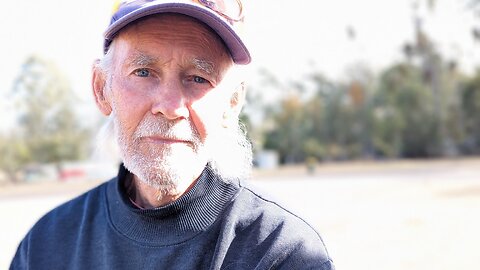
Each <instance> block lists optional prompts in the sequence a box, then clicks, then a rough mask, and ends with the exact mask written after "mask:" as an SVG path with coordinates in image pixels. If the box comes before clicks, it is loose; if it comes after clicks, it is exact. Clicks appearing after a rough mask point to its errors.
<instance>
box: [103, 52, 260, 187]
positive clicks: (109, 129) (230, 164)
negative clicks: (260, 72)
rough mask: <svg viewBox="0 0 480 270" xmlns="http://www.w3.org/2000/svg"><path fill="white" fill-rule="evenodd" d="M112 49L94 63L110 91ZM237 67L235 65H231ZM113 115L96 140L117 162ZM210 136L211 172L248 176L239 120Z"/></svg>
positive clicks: (248, 153) (247, 146) (248, 149)
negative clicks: (102, 74)
mask: <svg viewBox="0 0 480 270" xmlns="http://www.w3.org/2000/svg"><path fill="white" fill-rule="evenodd" d="M114 48H115V46H114V44H113V43H112V45H111V46H110V47H109V50H108V52H107V53H106V54H105V56H104V57H103V58H102V59H100V61H99V62H98V63H97V68H99V69H100V70H101V71H102V72H103V73H104V78H105V79H106V84H105V87H106V88H107V89H106V90H107V91H111V78H112V75H113V74H112V72H113V66H112V65H113V56H114ZM237 67H238V66H234V67H233V68H237ZM237 71H238V72H232V73H231V74H232V76H235V80H238V79H243V71H242V70H240V69H238V70H237ZM239 82H240V81H239ZM239 84H240V83H239ZM242 86H243V84H242ZM232 93H233V90H232ZM115 117H116V116H115V113H112V114H111V115H110V116H108V118H107V120H106V122H105V123H104V125H103V126H102V128H101V129H100V130H99V133H98V135H97V140H96V142H97V150H96V152H97V154H98V155H99V156H103V157H104V158H105V156H107V155H108V156H109V157H111V158H113V160H115V161H120V156H121V155H120V150H119V147H118V141H117V140H118V138H117V135H116V134H115ZM189 121H190V120H189ZM209 136H210V137H209V139H208V143H207V145H206V146H207V149H208V151H209V153H208V154H209V165H210V167H211V168H212V169H213V171H214V172H215V173H216V174H217V175H219V176H220V178H221V179H224V180H228V179H232V178H240V179H242V178H249V177H250V174H251V169H252V146H251V143H250V141H249V140H248V139H247V136H246V130H245V128H244V126H243V124H242V123H241V122H240V121H239V119H236V121H234V123H233V122H232V125H231V126H228V127H222V128H218V129H217V130H215V132H212V133H210V135H209Z"/></svg>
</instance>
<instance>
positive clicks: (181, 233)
mask: <svg viewBox="0 0 480 270" xmlns="http://www.w3.org/2000/svg"><path fill="white" fill-rule="evenodd" d="M127 173H128V172H127V171H126V169H125V168H124V167H123V166H121V168H120V171H119V174H118V176H117V177H115V178H114V179H112V180H110V181H108V182H106V183H104V184H102V185H100V186H98V187H97V188H94V189H92V190H90V191H88V192H87V193H85V194H83V195H81V196H79V197H78V198H75V199H73V200H72V201H69V202H67V203H65V204H63V205H61V206H59V207H57V208H56V209H54V210H52V211H51V212H49V213H48V214H46V215H45V216H44V217H43V218H41V219H40V220H39V221H38V222H37V224H35V226H34V227H33V228H32V229H31V230H30V232H29V233H28V234H27V235H26V237H25V238H24V239H23V241H22V242H21V243H20V246H19V248H18V250H17V253H16V255H15V257H14V259H13V261H12V264H11V266H10V269H333V268H334V267H333V264H332V262H331V259H330V258H329V256H328V254H327V251H326V249H325V246H324V244H323V241H322V239H321V238H320V236H319V234H318V233H317V232H316V231H315V230H314V229H313V228H312V227H311V226H310V225H309V224H307V223H306V222H305V221H304V220H302V219H301V218H299V217H298V216H296V215H294V214H292V213H291V212H289V211H287V210H285V209H284V208H283V207H281V206H279V205H278V204H277V203H275V202H273V201H271V200H268V199H266V198H265V197H264V196H261V195H259V194H258V193H257V192H255V191H253V190H252V189H251V188H249V187H247V186H245V185H244V184H243V183H242V182H241V181H238V180H228V181H224V180H222V179H220V178H219V177H218V176H217V175H215V174H214V173H213V172H212V171H211V169H209V167H208V166H207V168H206V169H205V170H204V171H203V173H202V175H201V176H200V177H199V179H198V181H197V182H196V183H195V185H194V186H193V188H192V189H191V190H190V191H188V192H187V193H185V194H184V195H183V196H181V197H180V198H179V199H178V200H176V201H174V202H173V203H170V204H168V205H166V206H163V207H159V208H155V209H145V210H142V209H138V208H136V207H135V206H134V205H133V204H132V203H131V202H130V200H129V199H128V197H127V195H126V191H125V187H124V181H125V178H126V175H127Z"/></svg>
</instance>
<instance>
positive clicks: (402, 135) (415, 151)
mask: <svg viewBox="0 0 480 270" xmlns="http://www.w3.org/2000/svg"><path fill="white" fill-rule="evenodd" d="M432 100H433V94H432V92H431V91H429V89H428V88H427V87H426V85H425V84H424V83H423V79H422V71H421V70H420V69H419V68H417V67H415V66H412V65H409V64H397V65H395V66H393V67H391V68H390V69H388V70H386V71H385V72H384V73H383V74H382V76H381V78H380V83H379V89H378V91H377V94H376V96H375V101H374V103H375V105H374V117H375V119H374V121H375V124H374V132H373V136H374V137H373V141H374V146H375V149H376V150H377V151H378V154H379V155H381V156H386V157H390V158H399V157H428V156H433V155H437V154H438V153H437V150H436V149H438V143H439V134H438V132H437V131H438V121H439V119H438V115H437V114H436V111H435V107H434V102H432Z"/></svg>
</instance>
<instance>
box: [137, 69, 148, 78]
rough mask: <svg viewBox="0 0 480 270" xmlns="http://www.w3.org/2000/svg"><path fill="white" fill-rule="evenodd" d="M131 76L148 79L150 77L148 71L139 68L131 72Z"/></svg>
mask: <svg viewBox="0 0 480 270" xmlns="http://www.w3.org/2000/svg"><path fill="white" fill-rule="evenodd" d="M133 74H135V75H136V76H138V77H148V76H150V70H148V69H146V68H139V69H136V70H134V71H133Z"/></svg>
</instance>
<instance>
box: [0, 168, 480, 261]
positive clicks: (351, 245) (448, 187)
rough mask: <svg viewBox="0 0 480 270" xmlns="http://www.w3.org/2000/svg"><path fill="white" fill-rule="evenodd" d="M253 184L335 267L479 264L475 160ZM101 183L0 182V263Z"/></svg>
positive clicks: (335, 171)
mask: <svg viewBox="0 0 480 270" xmlns="http://www.w3.org/2000/svg"><path fill="white" fill-rule="evenodd" d="M252 182H253V184H254V185H257V186H258V187H259V188H261V189H263V190H265V191H266V192H268V193H270V194H272V195H273V196H274V197H276V198H277V199H278V200H279V201H281V202H282V204H283V205H285V206H286V207H287V208H290V209H292V210H293V211H294V212H296V213H298V214H300V215H301V216H303V217H305V219H306V220H307V221H309V222H310V223H311V224H312V225H313V226H314V227H316V228H317V229H318V231H319V232H320V234H321V235H322V237H323V238H324V241H325V243H326V245H327V247H328V250H329V252H330V254H331V256H332V258H333V259H334V261H335V264H336V267H337V269H356V270H363V269H365V270H367V269H368V270H374V269H379V270H384V269H388V270H397V269H409V270H417V269H418V270H419V269H438V270H442V269H457V270H463V269H465V270H467V269H469V270H470V269H480V253H479V250H480V229H479V228H480V215H479V213H480V159H460V160H437V161H395V162H381V163H378V162H353V163H330V164H321V165H319V166H317V168H316V170H315V173H314V174H308V173H307V172H306V170H305V168H303V167H284V168H281V169H277V170H264V171H255V173H254V181H252ZM99 183H100V182H95V181H90V182H67V183H55V182H49V183H42V184H30V185H17V186H7V185H4V186H0V213H1V216H2V220H1V222H0V239H2V240H1V241H0V269H7V268H8V265H9V262H10V260H11V258H12V256H13V254H14V252H15V249H16V247H17V245H18V242H19V241H20V240H21V238H22V237H23V236H24V234H25V233H26V232H27V231H28V229H29V228H30V227H31V226H32V225H33V223H34V222H35V221H36V220H37V219H38V218H39V217H40V216H42V215H43V214H44V213H45V212H46V211H48V210H49V209H51V208H52V207H54V206H56V205H58V204H60V203H62V202H64V201H66V200H68V199H70V198H72V197H74V196H76V195H78V194H80V193H82V192H83V191H85V190H87V189H89V188H91V187H93V186H95V185H98V184H99Z"/></svg>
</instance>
